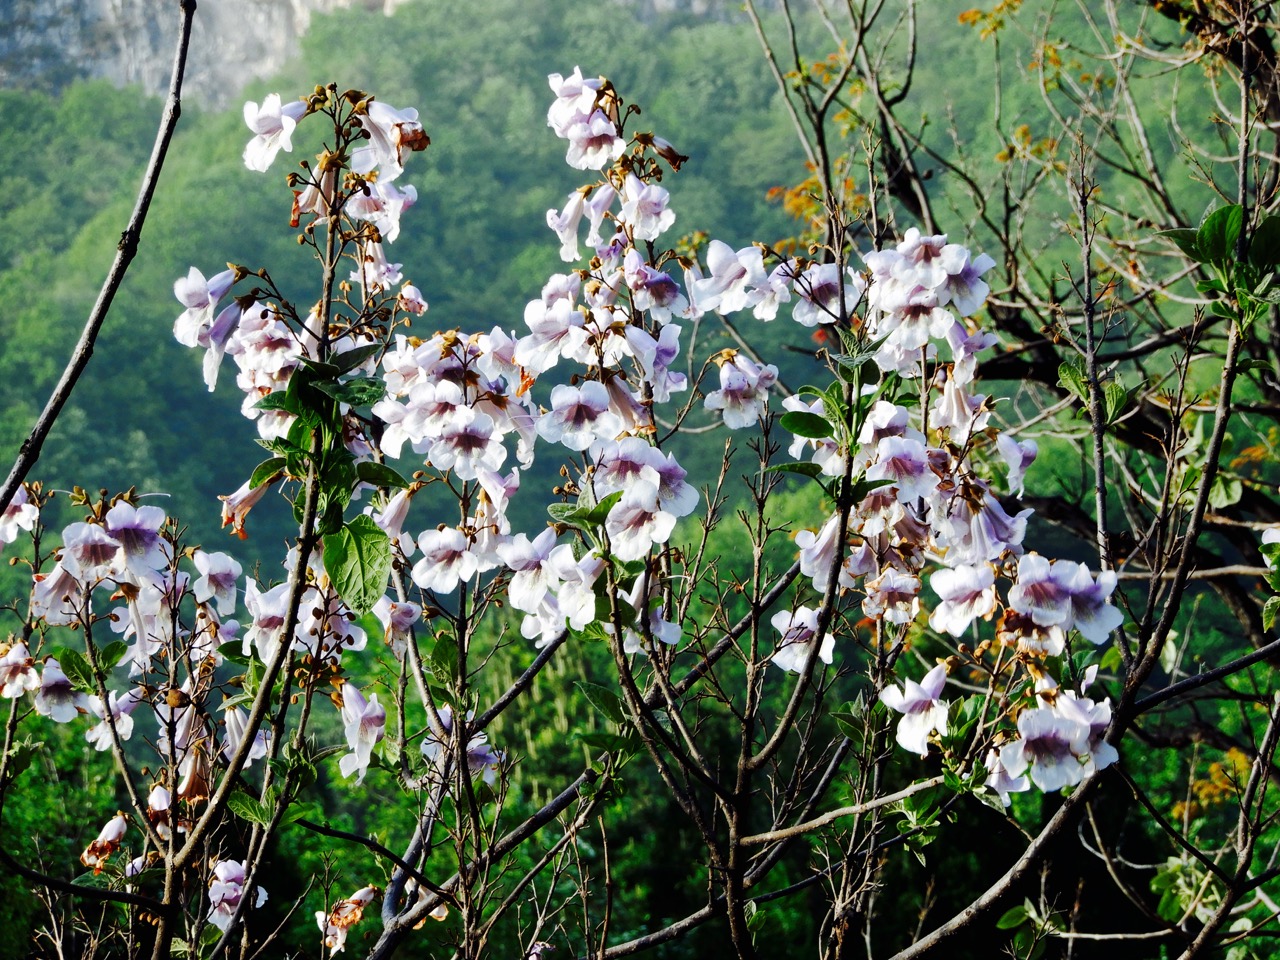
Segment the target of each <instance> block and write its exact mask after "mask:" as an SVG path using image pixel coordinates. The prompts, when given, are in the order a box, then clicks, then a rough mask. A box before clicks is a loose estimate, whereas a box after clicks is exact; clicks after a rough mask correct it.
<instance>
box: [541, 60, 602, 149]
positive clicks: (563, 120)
mask: <svg viewBox="0 0 1280 960" xmlns="http://www.w3.org/2000/svg"><path fill="white" fill-rule="evenodd" d="M547 82H548V83H549V84H550V85H551V91H552V93H554V94H555V95H556V99H555V101H554V102H553V103H552V104H551V107H550V109H549V110H547V126H549V127H551V128H552V129H553V130H554V131H555V132H556V136H557V137H560V138H561V139H564V138H567V137H568V136H569V129H570V128H571V127H572V126H573V125H574V124H575V123H577V122H579V121H580V120H581V119H582V118H583V117H586V116H589V115H590V114H591V111H592V110H594V109H595V104H596V96H597V94H598V91H599V90H600V86H601V83H600V81H599V80H597V79H595V78H591V79H584V78H583V76H582V70H581V68H580V67H574V68H573V73H571V74H570V75H569V76H567V77H564V76H561V75H560V74H558V73H553V74H550V75H549V76H548V77H547Z"/></svg>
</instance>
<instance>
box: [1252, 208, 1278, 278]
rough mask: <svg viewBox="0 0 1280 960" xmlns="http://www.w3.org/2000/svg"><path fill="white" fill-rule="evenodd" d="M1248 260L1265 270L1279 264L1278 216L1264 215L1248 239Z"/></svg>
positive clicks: (1272, 268) (1269, 269)
mask: <svg viewBox="0 0 1280 960" xmlns="http://www.w3.org/2000/svg"><path fill="white" fill-rule="evenodd" d="M1249 262H1250V263H1251V264H1253V265H1254V266H1255V267H1257V268H1258V269H1259V270H1261V271H1264V272H1267V271H1271V270H1274V269H1275V268H1276V267H1277V266H1280V217H1276V216H1270V217H1264V218H1263V220H1262V222H1261V223H1259V224H1258V228H1257V229H1256V230H1254V231H1253V236H1252V237H1251V238H1250V240H1249Z"/></svg>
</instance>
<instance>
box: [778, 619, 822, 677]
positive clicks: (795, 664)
mask: <svg viewBox="0 0 1280 960" xmlns="http://www.w3.org/2000/svg"><path fill="white" fill-rule="evenodd" d="M769 622H770V623H771V624H773V628H774V629H775V630H777V631H778V632H779V633H780V634H782V639H781V640H779V641H778V647H777V649H776V650H774V652H773V656H771V657H770V658H769V659H770V660H771V661H773V663H774V665H775V666H778V667H781V668H782V669H783V670H786V671H787V672H788V673H800V672H802V671H803V670H804V668H805V664H806V663H808V661H809V658H810V656H811V651H812V650H813V645H814V643H815V642H817V644H818V649H817V653H816V654H812V655H816V656H817V658H818V659H819V660H821V661H822V662H823V663H827V664H829V663H831V660H832V657H833V655H834V653H835V644H836V641H835V637H834V636H832V635H831V634H830V633H826V634H823V635H822V639H821V640H818V611H817V610H813V609H810V608H809V607H803V606H802V607H796V609H794V610H780V611H778V612H777V613H775V614H774V615H773V618H772V619H771V620H770V621H769Z"/></svg>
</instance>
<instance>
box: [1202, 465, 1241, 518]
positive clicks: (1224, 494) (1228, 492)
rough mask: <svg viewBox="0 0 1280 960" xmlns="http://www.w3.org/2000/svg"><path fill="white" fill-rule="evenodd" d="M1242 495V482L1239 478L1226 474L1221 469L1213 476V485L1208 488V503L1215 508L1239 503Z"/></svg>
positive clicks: (1219, 508) (1218, 508)
mask: <svg viewBox="0 0 1280 960" xmlns="http://www.w3.org/2000/svg"><path fill="white" fill-rule="evenodd" d="M1243 495H1244V484H1243V483H1241V482H1240V480H1239V478H1237V477H1231V476H1227V475H1226V474H1224V473H1222V472H1221V471H1219V472H1218V474H1217V475H1216V476H1215V477H1214V478H1213V486H1211V487H1210V488H1209V505H1210V506H1211V507H1213V508H1214V509H1215V510H1221V509H1223V508H1224V507H1229V506H1231V505H1232V504H1233V503H1239V502H1240V498H1241V497H1242V496H1243Z"/></svg>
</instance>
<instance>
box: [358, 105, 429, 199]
mask: <svg viewBox="0 0 1280 960" xmlns="http://www.w3.org/2000/svg"><path fill="white" fill-rule="evenodd" d="M358 119H359V121H360V126H361V127H363V128H364V131H365V133H367V134H368V135H369V145H370V146H371V147H373V151H374V155H375V156H376V157H377V161H378V167H379V170H378V179H379V180H381V181H384V182H386V181H389V180H394V179H396V178H397V177H398V176H400V174H401V173H403V172H404V151H406V150H425V149H426V148H427V145H428V144H429V143H430V142H431V141H430V140H429V139H428V137H427V135H426V133H425V131H423V129H422V124H421V123H419V122H418V111H417V110H414V109H412V108H406V109H404V110H397V109H396V108H395V107H391V106H388V105H387V104H385V103H382V102H381V101H380V100H374V101H373V102H372V103H370V104H369V109H368V111H367V112H366V113H364V114H362V115H361V116H360V117H359V118H358Z"/></svg>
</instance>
